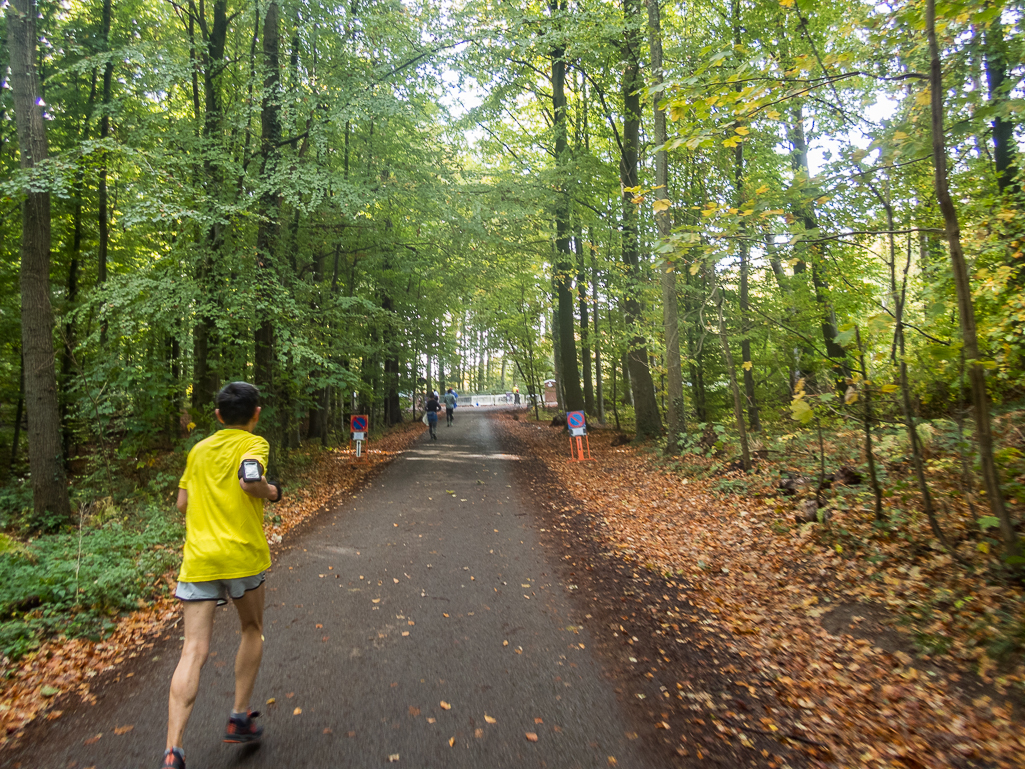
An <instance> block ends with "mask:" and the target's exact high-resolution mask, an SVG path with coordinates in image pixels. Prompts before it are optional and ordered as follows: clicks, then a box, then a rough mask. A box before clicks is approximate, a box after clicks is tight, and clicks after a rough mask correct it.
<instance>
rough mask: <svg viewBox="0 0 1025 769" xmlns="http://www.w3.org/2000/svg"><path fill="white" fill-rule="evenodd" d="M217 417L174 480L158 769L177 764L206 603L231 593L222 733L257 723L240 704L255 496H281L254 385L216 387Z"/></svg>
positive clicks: (259, 638)
mask: <svg viewBox="0 0 1025 769" xmlns="http://www.w3.org/2000/svg"><path fill="white" fill-rule="evenodd" d="M216 402H217V409H216V411H215V412H214V413H215V414H216V415H217V419H218V420H219V421H220V422H221V423H222V424H224V426H225V429H223V430H220V431H218V432H216V433H214V434H213V435H211V436H210V437H209V438H206V439H205V440H202V441H200V442H199V443H197V444H196V445H195V446H193V447H192V451H190V452H189V459H188V464H187V465H186V467H185V474H184V475H183V476H182V478H181V481H180V482H179V483H178V509H179V510H181V511H182V513H184V514H185V554H184V557H183V559H182V567H181V572H180V573H179V574H178V588H177V590H175V596H177V597H178V598H179V599H180V600H181V601H182V606H183V609H182V614H183V616H184V620H185V643H184V645H183V647H182V656H181V659H180V660H179V662H178V667H177V669H176V670H175V671H174V677H173V678H172V679H171V694H170V697H169V700H168V717H167V747H166V750H165V752H164V760H163V763H162V764H161V765H160V766H161V768H162V769H185V752H184V750H183V748H182V742H183V737H184V734H185V726H186V725H187V724H188V722H189V716H190V715H191V714H192V706H193V705H194V704H195V701H196V694H197V693H198V692H199V674H200V671H201V670H202V668H203V664H204V663H205V662H206V658H207V655H208V652H209V649H210V635H211V633H212V632H213V626H214V610H215V609H216V608H217V606H220V605H223V604H225V603H227V600H228V597H229V596H230V597H231V600H232V603H233V604H234V605H235V609H236V610H237V611H238V618H239V621H240V623H241V625H242V640H241V642H240V643H239V647H238V654H237V656H236V657H235V705H234V708H233V710H232V713H231V715H230V716H229V718H228V726H227V728H226V729H225V733H224V741H225V742H232V743H255V742H258V741H259V739H260V736H261V734H262V733H263V729H262V728H261V727H259V726H256V724H255V723H254V722H253V719H254V718H255V717H256V716H258V715H259V713H256V712H253V711H250V710H249V699H250V697H251V696H252V694H253V686H254V685H255V683H256V674H257V673H258V672H259V670H260V659H261V657H262V656H263V601H264V590H263V581H264V571H265V570H266V569H268V568H270V548H269V547H268V546H267V539H266V537H265V536H264V534H263V501H264V500H265V499H268V500H271V501H273V502H277V501H279V500H280V499H281V484H279V483H277V482H274V481H268V480H267V476H266V475H264V468H265V467H266V465H267V458H268V454H269V451H270V447H269V445H268V444H267V441H266V440H265V439H264V438H262V437H261V436H259V435H254V434H253V428H255V427H256V423H257V422H258V421H259V419H260V405H259V403H260V391H259V390H257V389H256V387H254V386H253V385H251V384H247V383H246V382H232V383H231V384H229V385H225V387H224V388H223V389H222V390H221V391H220V392H219V393H218V394H217V400H216Z"/></svg>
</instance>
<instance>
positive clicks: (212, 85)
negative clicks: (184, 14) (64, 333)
mask: <svg viewBox="0 0 1025 769" xmlns="http://www.w3.org/2000/svg"><path fill="white" fill-rule="evenodd" d="M200 8H202V6H200ZM213 8H214V15H213V25H212V26H210V27H208V26H207V24H206V20H205V19H199V20H198V21H199V22H200V28H201V29H202V30H203V35H204V43H205V45H204V47H203V49H202V52H201V56H200V58H201V60H202V62H203V95H204V113H203V129H202V131H203V138H204V141H205V142H206V143H208V144H214V143H216V142H219V141H220V134H221V129H222V123H223V117H224V116H223V114H222V113H221V96H220V90H219V89H220V80H221V75H222V74H223V71H224V48H225V43H226V42H227V38H228V13H227V8H228V6H227V0H215V2H214V7H213ZM190 17H191V14H190ZM211 151H212V148H211V149H210V150H209V151H208V154H207V159H206V160H204V161H203V170H204V175H205V177H206V179H207V180H208V188H209V189H211V190H212V191H213V197H214V198H215V199H216V198H218V197H219V196H220V192H221V190H220V187H221V184H222V181H223V180H222V178H221V177H222V173H221V170H220V168H219V167H218V166H217V165H216V164H215V163H213V162H212V160H211V159H210V152H211ZM211 213H212V214H213V216H214V217H215V221H214V223H213V224H211V225H210V226H209V227H208V228H207V230H206V233H205V234H204V236H203V243H202V246H201V248H202V252H203V253H202V255H201V256H200V261H199V264H198V265H197V266H196V283H197V286H198V288H199V291H200V292H201V293H200V296H199V305H200V307H199V309H198V310H197V312H196V326H195V327H194V329H193V357H194V360H195V363H194V367H193V386H192V405H193V406H194V407H202V406H209V405H210V404H211V403H212V402H213V399H214V396H215V395H216V393H217V389H218V385H219V384H220V372H219V371H218V365H217V360H218V357H219V355H218V342H219V340H218V335H217V330H216V325H215V322H214V316H215V314H216V304H217V302H218V299H219V297H218V293H219V289H218V288H217V286H218V283H217V280H216V273H217V270H218V261H219V259H218V257H219V255H220V251H221V248H222V247H223V246H224V232H223V229H224V228H223V226H222V224H221V223H220V221H217V219H218V218H219V217H220V212H219V211H213V212H211Z"/></svg>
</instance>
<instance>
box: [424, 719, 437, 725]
mask: <svg viewBox="0 0 1025 769" xmlns="http://www.w3.org/2000/svg"><path fill="white" fill-rule="evenodd" d="M437 720H438V719H437V718H428V719H427V723H429V724H433V723H434V722H435V721H437Z"/></svg>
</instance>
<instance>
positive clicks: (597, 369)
mask: <svg viewBox="0 0 1025 769" xmlns="http://www.w3.org/2000/svg"><path fill="white" fill-rule="evenodd" d="M591 306H592V307H593V309H594V312H593V313H592V315H593V316H594V386H595V394H594V395H595V398H596V399H597V401H598V404H597V406H598V421H599V422H601V423H602V424H604V423H605V384H604V383H603V382H602V370H601V334H600V333H599V331H598V315H599V313H598V251H597V249H596V248H594V246H591Z"/></svg>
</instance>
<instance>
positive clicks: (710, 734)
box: [501, 416, 1025, 767]
mask: <svg viewBox="0 0 1025 769" xmlns="http://www.w3.org/2000/svg"><path fill="white" fill-rule="evenodd" d="M501 424H502V428H503V430H504V431H505V432H506V433H507V435H508V436H509V437H508V440H510V442H511V443H512V444H513V445H515V446H516V448H517V451H518V453H519V454H520V455H521V456H524V457H528V458H530V461H529V462H524V463H523V466H524V467H523V473H524V475H523V477H524V483H526V484H530V485H531V486H532V488H533V489H534V490H535V494H536V496H537V498H538V500H539V501H543V502H545V503H546V504H545V505H544V506H543V507H544V509H546V510H547V511H548V512H547V520H546V523H545V528H546V529H548V531H547V532H546V534H547V535H548V536H549V537H550V540H551V547H552V548H553V550H556V551H558V550H560V549H561V550H562V551H563V552H562V554H561V555H560V556H559V558H560V559H561V560H562V561H563V563H564V564H565V565H564V568H566V569H567V575H568V577H569V579H570V581H571V582H572V581H573V580H577V584H579V585H583V584H586V585H587V587H588V590H589V591H593V592H592V594H591V595H586V596H584V598H585V599H586V600H588V601H590V602H591V603H595V604H603V605H604V607H605V608H604V609H602V610H600V611H598V612H595V611H592V612H590V614H591V615H592V617H591V618H590V619H589V620H588V621H589V622H591V623H593V624H594V625H595V627H594V628H593V632H595V634H596V635H597V636H598V637H601V638H602V639H603V643H604V644H605V646H606V649H605V651H606V653H608V654H609V655H610V658H611V659H612V660H614V665H618V670H619V672H620V674H625V675H627V678H625V679H624V680H625V681H627V683H630V684H636V687H637V688H636V689H628V688H624V689H623V692H622V694H623V695H624V696H626V697H627V698H631V697H632V698H634V699H635V700H636V702H633V703H631V704H632V705H633V707H634V709H635V710H636V711H637V713H638V715H639V716H641V717H642V718H647V719H648V721H647V722H648V723H649V724H650V727H649V735H648V736H649V737H650V738H652V739H657V740H660V741H661V742H662V743H663V744H664V745H665V746H666V749H667V756H670V757H671V753H670V750H673V751H678V755H679V758H680V759H681V760H683V761H686V760H687V759H688V758H689V756H691V755H696V749H698V748H700V749H701V750H702V753H703V755H704V756H705V759H706V762H707V761H708V760H711V761H713V762H717V763H718V764H719V765H723V766H739V765H759V766H783V765H788V764H789V765H799V764H802V763H822V764H826V765H842V766H854V765H858V766H879V767H882V766H895V765H905V766H921V767H950V766H956V767H978V766H1008V767H1010V766H1016V765H1020V764H1019V763H1018V762H1019V761H1020V755H1021V750H1022V748H1023V746H1025V744H1023V743H1022V742H1021V737H1020V730H1019V729H1018V728H1017V727H1016V725H1015V724H1016V719H1015V716H1014V713H1013V711H1014V706H1013V704H1012V703H1011V702H1010V700H1009V698H1007V697H1004V696H985V695H984V696H978V697H977V696H974V693H972V692H969V691H968V690H967V689H965V687H964V686H963V685H961V684H962V682H961V681H959V680H958V679H959V676H958V675H957V674H956V673H955V674H950V672H949V671H948V670H946V666H943V667H941V666H930V667H929V668H928V669H927V668H925V667H923V665H922V664H921V663H922V660H919V659H915V658H913V656H912V655H909V654H907V652H906V651H904V650H902V649H900V648H895V647H894V646H893V645H892V644H889V643H886V642H885V640H884V639H881V638H880V639H875V638H873V637H865V633H859V632H856V630H857V628H856V627H853V626H852V625H857V624H858V622H859V621H860V620H861V617H860V616H859V615H858V614H857V613H856V612H854V611H851V612H849V614H850V616H849V617H847V618H846V620H845V621H844V622H843V623H840V624H838V623H837V621H835V620H836V617H837V615H836V614H835V612H831V611H830V610H831V608H835V606H836V605H837V604H836V599H837V598H840V597H842V596H837V595H832V594H830V592H829V591H830V589H831V588H832V587H833V584H832V583H831V582H830V579H829V569H828V562H829V561H828V559H825V561H826V566H825V567H823V565H822V562H821V561H820V560H818V559H816V558H815V557H808V556H806V553H807V552H808V551H807V544H808V543H806V542H805V541H804V540H803V539H802V538H801V536H799V535H798V534H797V533H794V534H793V535H791V536H789V537H787V536H782V535H779V534H777V533H776V532H775V531H774V530H773V528H772V522H773V513H772V510H771V509H768V508H767V507H766V508H765V509H764V510H760V509H758V507H757V505H756V502H755V501H751V500H747V501H744V500H741V504H739V506H736V509H729V508H727V507H726V506H724V505H723V504H721V502H719V501H718V500H716V499H714V498H712V497H711V496H710V495H709V494H707V493H706V491H705V490H704V489H703V488H702V484H700V483H689V482H688V480H687V479H686V478H681V477H680V476H678V475H674V474H668V473H665V472H663V471H662V470H661V469H659V468H658V467H657V466H656V465H655V464H654V463H652V462H651V460H650V457H649V456H648V455H646V454H644V453H643V452H640V451H638V450H636V449H633V448H618V449H617V448H612V447H611V446H610V445H609V444H610V443H611V439H612V436H611V435H609V434H601V433H592V435H591V437H590V439H591V448H592V451H593V452H594V453H595V455H596V456H597V457H598V459H597V461H595V462H584V463H570V462H568V461H567V460H568V453H569V452H568V447H567V446H566V445H565V437H564V435H563V434H562V433H561V432H559V431H557V430H554V429H551V428H549V427H547V426H542V425H538V424H536V423H530V422H519V421H513V419H512V418H511V417H509V416H506V417H504V418H502V419H501ZM567 556H569V557H568V558H567ZM806 558H807V561H808V563H809V564H812V565H814V568H811V567H810V566H808V565H803V566H801V567H800V568H799V567H798V566H799V564H800V562H802V561H803V560H805V559H806ZM837 560H839V559H837ZM595 599H597V600H595ZM862 614H864V615H865V617H866V618H867V619H868V620H870V621H869V622H865V625H866V627H867V626H869V625H872V624H874V623H872V622H871V619H872V617H871V616H870V612H869V610H868V607H866V610H865V611H864V612H862ZM845 616H846V615H845ZM830 620H834V621H833V622H832V623H830ZM848 620H849V621H848ZM824 623H825V624H827V625H829V626H830V628H829V629H827V627H825V626H824ZM589 628H590V625H589ZM888 632H891V633H892V632H895V631H893V630H892V628H889V629H888ZM634 660H636V661H634ZM926 661H927V660H926ZM967 672H968V671H962V673H967ZM963 677H964V678H967V677H968V676H967V675H964V676H963ZM645 685H646V686H647V689H643V688H641V687H643V686H645ZM637 694H643V695H644V698H643V699H640V698H638V697H637ZM667 694H668V696H666V695H667ZM655 703H658V706H656V705H655ZM684 738H686V739H684ZM710 746H714V747H715V750H713V748H712V747H710ZM684 751H686V755H685V754H684ZM763 751H765V752H763ZM675 765H680V766H685V765H688V764H686V763H677V764H675Z"/></svg>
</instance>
